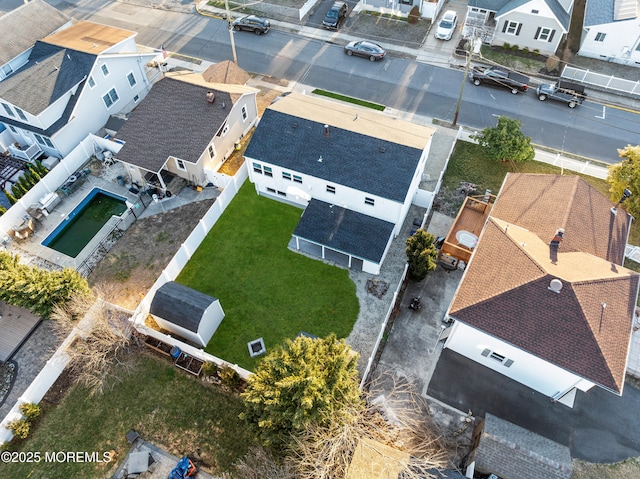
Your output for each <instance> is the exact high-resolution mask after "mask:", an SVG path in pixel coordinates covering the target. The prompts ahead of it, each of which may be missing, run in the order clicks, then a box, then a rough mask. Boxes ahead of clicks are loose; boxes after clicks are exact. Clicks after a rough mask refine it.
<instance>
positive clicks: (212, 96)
mask: <svg viewBox="0 0 640 479" xmlns="http://www.w3.org/2000/svg"><path fill="white" fill-rule="evenodd" d="M215 99H216V94H215V93H213V92H212V91H208V92H207V101H208V102H209V104H210V105H213V102H214V100H215Z"/></svg>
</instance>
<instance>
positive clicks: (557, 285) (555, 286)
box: [549, 278, 562, 293]
mask: <svg viewBox="0 0 640 479" xmlns="http://www.w3.org/2000/svg"><path fill="white" fill-rule="evenodd" d="M549 289H550V290H551V291H553V292H554V293H560V290H562V281H560V280H559V279H558V278H555V279H552V280H551V282H550V283H549Z"/></svg>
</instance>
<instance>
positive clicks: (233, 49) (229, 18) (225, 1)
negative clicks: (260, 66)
mask: <svg viewBox="0 0 640 479" xmlns="http://www.w3.org/2000/svg"><path fill="white" fill-rule="evenodd" d="M224 8H225V10H226V12H227V23H228V24H229V39H230V40H231V51H232V52H233V63H235V64H236V65H237V64H238V55H236V42H235V39H234V38H233V25H232V23H233V22H232V19H231V12H230V11H229V0H224Z"/></svg>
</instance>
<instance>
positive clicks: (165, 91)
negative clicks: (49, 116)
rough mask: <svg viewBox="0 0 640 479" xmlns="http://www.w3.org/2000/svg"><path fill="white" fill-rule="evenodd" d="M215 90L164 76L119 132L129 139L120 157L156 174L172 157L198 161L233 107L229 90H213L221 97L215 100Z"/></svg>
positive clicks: (193, 161) (120, 152) (119, 136)
mask: <svg viewBox="0 0 640 479" xmlns="http://www.w3.org/2000/svg"><path fill="white" fill-rule="evenodd" d="M209 90H212V89H211V88H206V87H204V86H199V85H193V84H191V83H187V82H184V81H180V80H177V79H174V78H168V77H165V78H162V79H161V80H160V81H158V82H157V83H156V84H155V85H153V88H152V89H151V91H150V92H149V94H148V95H147V96H146V98H145V99H144V100H142V102H141V103H140V105H138V107H137V108H136V109H135V110H133V112H131V116H130V117H129V119H128V120H127V121H126V123H125V124H124V126H123V127H122V128H121V129H120V131H119V132H118V138H120V139H121V140H124V141H125V144H124V146H123V147H122V149H121V150H120V151H119V152H118V155H117V156H118V160H120V161H124V162H126V163H129V164H131V165H136V166H139V167H141V168H144V169H146V170H148V171H152V172H154V173H157V172H159V171H160V170H161V169H162V167H163V166H164V164H165V162H166V161H167V159H168V158H169V157H170V156H173V157H175V158H179V159H181V160H184V161H188V162H191V163H196V162H197V161H198V159H199V158H200V156H201V155H202V153H203V152H204V151H205V149H206V148H207V146H208V145H209V143H210V142H211V139H212V138H213V137H214V135H215V133H216V131H218V129H219V128H220V127H221V126H222V123H223V122H224V121H225V120H226V118H227V116H228V115H229V112H230V111H231V108H230V106H231V105H232V102H231V96H230V95H229V93H226V92H221V91H218V90H212V91H214V93H215V95H216V100H215V102H214V103H213V104H209V103H208V102H207V100H206V94H207V92H208V91H209ZM223 105H226V106H223Z"/></svg>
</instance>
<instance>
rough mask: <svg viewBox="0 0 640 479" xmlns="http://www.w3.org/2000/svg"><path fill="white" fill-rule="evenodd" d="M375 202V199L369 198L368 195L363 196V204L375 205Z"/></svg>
mask: <svg viewBox="0 0 640 479" xmlns="http://www.w3.org/2000/svg"><path fill="white" fill-rule="evenodd" d="M375 203H376V200H374V199H373V198H369V197H368V196H365V198H364V204H365V205H369V206H373V205H375Z"/></svg>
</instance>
